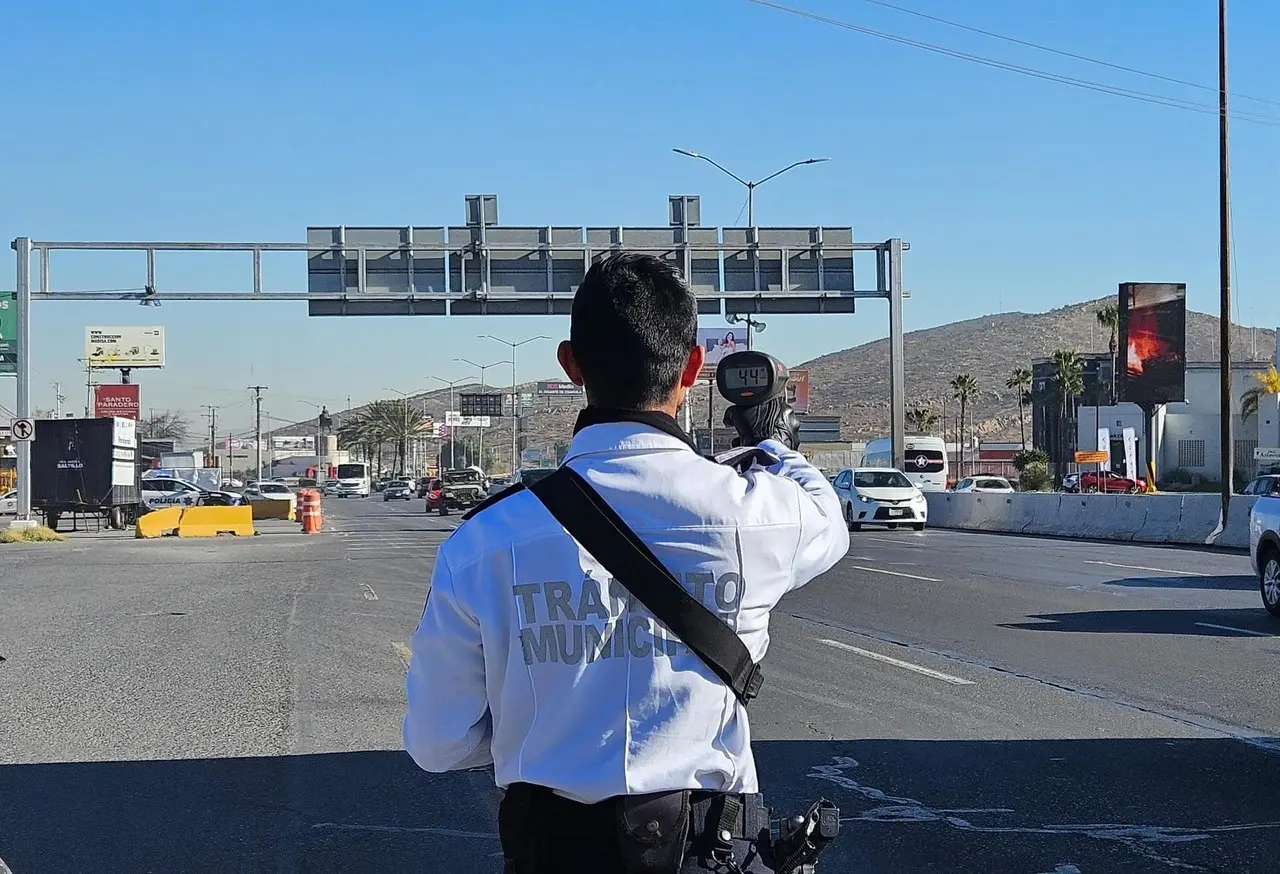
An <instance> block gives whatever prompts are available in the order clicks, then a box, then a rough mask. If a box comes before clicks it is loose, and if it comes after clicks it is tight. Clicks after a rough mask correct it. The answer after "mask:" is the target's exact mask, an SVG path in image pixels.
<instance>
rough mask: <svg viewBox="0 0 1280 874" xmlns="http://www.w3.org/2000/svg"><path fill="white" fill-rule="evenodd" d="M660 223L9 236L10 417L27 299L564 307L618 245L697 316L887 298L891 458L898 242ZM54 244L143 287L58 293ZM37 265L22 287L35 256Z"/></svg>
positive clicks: (22, 476) (373, 310) (847, 231)
mask: <svg viewBox="0 0 1280 874" xmlns="http://www.w3.org/2000/svg"><path fill="white" fill-rule="evenodd" d="M668 202H669V207H670V213H669V221H668V224H667V225H666V226H665V227H657V226H654V227H624V226H616V227H566V226H555V225H547V226H537V227H502V226H499V225H498V222H497V211H498V204H497V197H496V196H494V195H469V196H468V197H467V198H466V222H465V224H463V225H460V226H406V227H346V226H330V227H319V226H317V227H310V228H308V229H307V240H306V242H305V243H301V242H260V243H217V242H66V241H61V242H59V241H37V240H32V239H31V238H29V237H19V238H18V239H16V240H14V242H13V249H14V251H15V253H16V260H17V294H16V298H17V300H16V305H17V306H16V308H17V325H16V329H17V331H16V333H17V337H16V340H17V343H16V346H17V362H16V364H17V366H16V371H17V373H16V375H17V379H18V391H17V395H18V397H17V407H18V409H17V414H18V417H19V418H27V417H29V416H30V415H31V367H30V362H31V344H30V337H31V302H32V301H33V300H132V301H140V302H143V303H149V302H160V301H165V300H170V301H172V300H226V301H236V300H246V301H247V300H273V301H282V300H296V301H305V302H306V304H307V311H308V313H309V314H310V315H312V316H424V315H434V316H444V315H449V316H466V315H567V314H569V312H570V310H571V306H572V301H573V294H574V292H575V291H576V290H577V287H578V285H579V284H580V283H581V282H582V279H583V276H584V275H585V274H586V271H587V270H588V269H589V268H590V266H591V264H592V262H594V261H595V260H597V259H599V258H602V257H606V256H608V255H609V254H612V253H615V252H621V251H629V252H648V253H651V254H654V255H657V256H658V257H660V258H663V259H665V260H668V261H670V262H672V263H673V264H676V265H677V266H678V267H679V268H680V270H681V272H682V273H683V275H684V276H685V278H686V280H687V281H688V282H689V284H690V286H691V287H692V288H693V291H694V292H695V294H696V295H697V297H698V310H699V312H700V313H701V314H703V315H712V314H723V315H739V314H743V315H746V314H754V313H760V314H762V313H787V314H820V313H845V314H848V313H853V312H855V310H856V302H857V301H858V300H861V299H883V300H887V301H888V303H889V312H888V316H889V319H888V321H889V325H888V327H889V370H890V373H889V395H890V410H891V414H890V433H891V434H892V437H893V455H894V461H895V464H897V465H899V466H901V464H902V454H903V437H904V434H905V430H906V427H905V426H906V423H905V414H904V407H905V400H906V398H905V390H906V386H905V382H906V379H905V367H904V361H903V327H902V301H903V297H904V295H903V288H902V262H903V252H904V251H905V250H906V249H907V245H906V244H905V243H904V242H903V241H902V240H900V239H896V238H894V239H889V240H885V241H884V242H879V243H862V242H857V241H855V240H854V236H853V229H852V228H851V227H823V226H813V227H748V228H707V227H702V226H701V225H700V216H699V213H700V201H699V198H697V197H695V196H687V195H677V196H672V197H670V198H669V199H668ZM60 250H82V251H83V250H91V251H93V250H96V251H140V252H144V253H145V254H146V277H145V284H144V285H143V286H142V289H141V290H139V291H123V292H122V291H118V290H113V291H101V292H95V291H58V290H56V288H55V287H54V285H53V283H52V279H51V273H50V256H51V253H53V252H56V251H60ZM160 251H186V252H209V251H221V252H246V253H249V254H250V255H251V258H252V261H251V264H252V273H251V277H250V279H249V282H248V283H247V288H244V289H236V290H227V291H218V292H190V291H187V292H169V291H166V290H165V289H164V286H163V283H161V282H160V281H159V280H158V278H157V276H156V269H155V255H156V252H160ZM264 252H307V253H308V261H307V287H306V289H305V290H283V291H275V290H268V289H265V288H264V287H263V283H262V254H263V253H264ZM860 252H862V253H871V254H873V256H874V258H875V282H874V285H869V286H864V287H861V288H859V287H858V285H857V283H856V281H855V280H856V277H855V271H854V260H855V255H856V254H857V253H860ZM33 256H36V257H37V258H38V260H39V272H38V286H37V287H35V288H33V287H32V281H31V280H32V270H31V267H32V257H33ZM29 477H30V452H29V444H19V445H18V519H19V524H22V523H24V522H25V521H26V520H28V519H29V518H30V510H31V504H30V490H29V487H28V480H29Z"/></svg>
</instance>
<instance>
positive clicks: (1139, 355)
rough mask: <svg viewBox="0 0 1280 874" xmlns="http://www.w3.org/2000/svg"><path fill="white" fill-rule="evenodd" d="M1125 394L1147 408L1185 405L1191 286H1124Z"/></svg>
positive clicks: (1121, 367)
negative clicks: (1188, 294)
mask: <svg viewBox="0 0 1280 874" xmlns="http://www.w3.org/2000/svg"><path fill="white" fill-rule="evenodd" d="M1119 310H1120V331H1119V333H1120V338H1119V339H1120V345H1119V350H1118V353H1119V359H1120V360H1119V367H1118V368H1117V369H1118V370H1119V376H1120V396H1121V398H1123V399H1124V400H1126V401H1128V402H1129V403H1133V404H1138V405H1139V406H1141V407H1153V406H1157V405H1159V404H1176V403H1182V402H1183V401H1185V400H1186V399H1187V396H1186V377H1187V286H1186V284H1185V283H1174V282H1125V283H1121V285H1120V302H1119Z"/></svg>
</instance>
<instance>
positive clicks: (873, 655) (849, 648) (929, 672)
mask: <svg viewBox="0 0 1280 874" xmlns="http://www.w3.org/2000/svg"><path fill="white" fill-rule="evenodd" d="M818 643H822V644H826V645H827V646H830V647H834V648H835V649H842V650H844V651H845V652H851V653H854V654H856V655H860V656H866V657H867V658H869V659H874V660H875V661H878V662H884V663H885V664H886V665H893V666H894V667H898V668H902V669H903V670H907V671H913V672H915V673H917V674H921V675H922V676H925V677H932V678H933V679H935V680H941V681H942V682H944V683H950V684H951V685H953V686H973V685H976V684H975V683H974V682H973V680H966V679H964V678H963V677H956V676H952V675H951V674H944V673H942V671H935V670H934V669H933V668H926V667H925V666H924V665H917V664H916V663H915V662H904V661H902V659H895V658H893V657H892V656H887V655H881V654H880V653H878V652H872V651H871V650H869V649H863V648H862V647H858V646H853V645H852V644H848V643H841V642H840V641H838V640H827V639H826V638H819V639H818Z"/></svg>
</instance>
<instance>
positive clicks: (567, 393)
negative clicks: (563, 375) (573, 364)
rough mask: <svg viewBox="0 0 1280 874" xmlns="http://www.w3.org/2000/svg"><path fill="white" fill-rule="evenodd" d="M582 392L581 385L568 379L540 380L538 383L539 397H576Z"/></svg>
mask: <svg viewBox="0 0 1280 874" xmlns="http://www.w3.org/2000/svg"><path fill="white" fill-rule="evenodd" d="M581 394H582V386H579V385H574V384H573V383H571V382H569V381H568V380H555V379H549V380H542V381H540V382H539V383H538V395H539V396H540V397H552V398H553V397H578V396H579V395H581Z"/></svg>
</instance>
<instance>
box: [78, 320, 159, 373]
mask: <svg viewBox="0 0 1280 874" xmlns="http://www.w3.org/2000/svg"><path fill="white" fill-rule="evenodd" d="M84 360H85V361H87V362H88V363H89V366H90V367H164V328H160V327H151V328H85V329H84Z"/></svg>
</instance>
